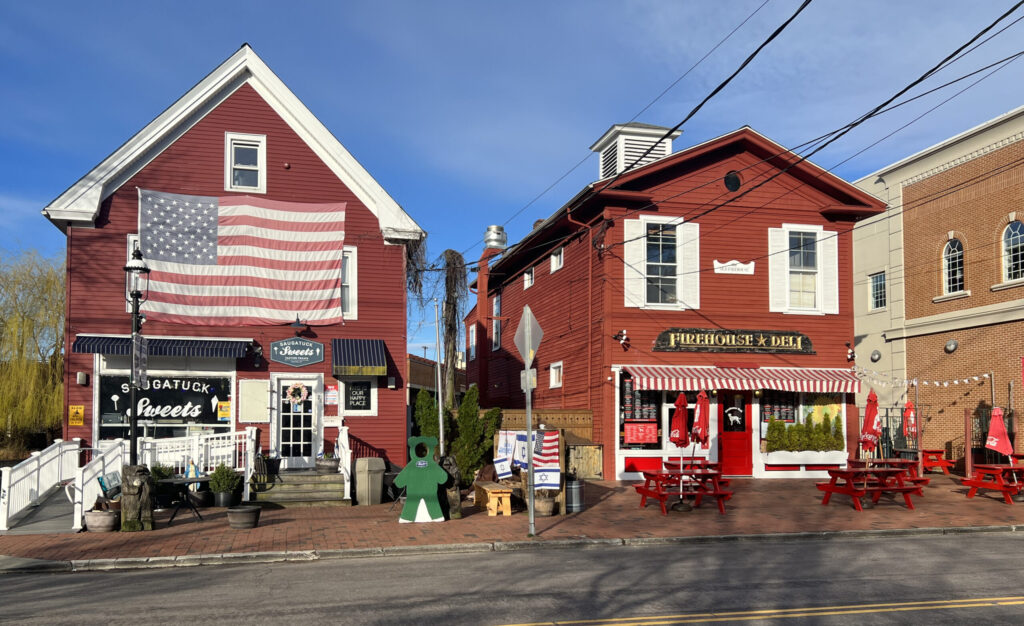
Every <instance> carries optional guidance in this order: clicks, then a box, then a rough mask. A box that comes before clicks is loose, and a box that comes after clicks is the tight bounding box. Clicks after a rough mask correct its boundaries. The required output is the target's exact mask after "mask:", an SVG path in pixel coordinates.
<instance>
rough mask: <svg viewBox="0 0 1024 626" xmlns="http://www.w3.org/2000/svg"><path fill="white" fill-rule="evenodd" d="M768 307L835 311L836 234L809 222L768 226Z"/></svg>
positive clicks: (782, 310)
mask: <svg viewBox="0 0 1024 626" xmlns="http://www.w3.org/2000/svg"><path fill="white" fill-rule="evenodd" d="M768 298H769V301H768V310H769V311H773V312H778V313H791V314H797V315H822V314H835V313H839V242H838V233H835V232H831V231H826V230H824V229H823V228H822V227H821V226H816V225H812V224H783V225H782V228H769V229H768Z"/></svg>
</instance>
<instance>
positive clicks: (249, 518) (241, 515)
mask: <svg viewBox="0 0 1024 626" xmlns="http://www.w3.org/2000/svg"><path fill="white" fill-rule="evenodd" d="M261 510H262V509H260V507H258V506H256V505H253V504H243V505H241V506H233V507H229V508H228V525H230V526H231V528H235V529H238V530H243V529H246V528H256V525H257V524H259V522H260V511H261Z"/></svg>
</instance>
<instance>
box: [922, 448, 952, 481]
mask: <svg viewBox="0 0 1024 626" xmlns="http://www.w3.org/2000/svg"><path fill="white" fill-rule="evenodd" d="M945 455H946V451H945V450H942V449H934V450H921V465H922V466H923V467H924V471H926V472H927V471H929V470H931V469H934V468H936V467H937V468H939V469H941V470H942V473H943V474H945V475H946V476H949V470H950V468H951V467H953V461H950V460H949V459H947V458H945Z"/></svg>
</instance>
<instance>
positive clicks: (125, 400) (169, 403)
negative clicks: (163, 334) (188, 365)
mask: <svg viewBox="0 0 1024 626" xmlns="http://www.w3.org/2000/svg"><path fill="white" fill-rule="evenodd" d="M130 397H131V387H130V386H129V379H128V377H127V376H103V377H102V378H101V379H100V415H101V416H102V419H103V423H119V422H122V421H123V420H124V416H125V415H126V414H127V410H128V408H129V398H130ZM137 402H138V409H139V419H143V420H155V421H157V422H173V423H185V422H195V423H198V424H216V423H218V422H223V421H227V419H228V417H221V415H222V413H221V411H222V409H223V406H224V405H227V406H228V408H229V411H230V402H231V380H230V379H229V378H207V377H192V376H188V377H186V376H152V375H151V376H150V377H149V382H148V384H147V385H146V386H145V387H144V388H142V389H140V390H139V392H138V397H137ZM229 416H230V413H229Z"/></svg>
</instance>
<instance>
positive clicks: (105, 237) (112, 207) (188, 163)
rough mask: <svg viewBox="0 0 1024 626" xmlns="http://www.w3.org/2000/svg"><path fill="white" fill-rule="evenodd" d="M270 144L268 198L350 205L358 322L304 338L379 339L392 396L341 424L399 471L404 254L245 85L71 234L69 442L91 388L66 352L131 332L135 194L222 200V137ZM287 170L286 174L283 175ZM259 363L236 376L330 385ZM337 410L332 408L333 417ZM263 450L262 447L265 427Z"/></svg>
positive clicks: (283, 334) (271, 337) (175, 330)
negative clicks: (78, 341)
mask: <svg viewBox="0 0 1024 626" xmlns="http://www.w3.org/2000/svg"><path fill="white" fill-rule="evenodd" d="M226 132H237V133H253V134H264V135H266V136H267V143H266V145H267V169H268V173H267V193H266V194H265V196H266V197H267V198H270V199H275V200H287V201H291V202H337V201H345V202H347V203H348V206H347V210H346V227H345V231H346V233H345V234H346V241H345V243H346V245H354V246H357V247H358V281H359V282H358V290H359V292H358V306H359V309H358V320H350V321H346V323H345V324H339V325H334V326H327V327H314V329H313V332H312V333H307V334H306V335H305V336H306V337H308V338H310V339H313V340H315V341H320V342H324V343H325V344H328V345H329V344H330V341H331V339H333V338H341V337H353V338H355V337H358V338H378V339H383V340H384V341H385V343H386V345H387V349H388V353H389V357H390V359H389V363H388V376H393V377H395V378H396V381H397V388H396V389H394V390H389V389H387V388H386V385H385V384H381V385H380V386H379V388H378V395H377V398H378V401H379V405H378V416H377V417H348V418H346V420H345V423H346V424H347V425H348V426H350V427H351V428H350V432H351V434H352V436H353V437H356V438H359V439H362V440H364V441H366V442H367V443H369V444H371V445H372V446H374V447H377V448H382V449H383V450H384V451H385V452H386V454H387V456H388V457H389V458H390V459H391V460H393V461H395V462H397V463H402V464H404V463H405V462H406V460H407V459H406V454H407V445H406V412H405V404H406V403H405V391H404V386H405V380H404V379H405V366H404V359H403V355H404V354H405V353H406V314H405V311H406V309H405V255H404V251H403V248H402V246H395V245H386V244H385V243H384V241H383V239H382V237H381V234H380V225H379V224H378V221H377V218H376V217H375V216H374V215H373V213H371V212H370V210H369V209H367V208H366V206H365V205H363V204H362V202H360V201H359V199H358V198H356V196H355V195H354V194H353V193H352V192H351V190H349V189H348V188H347V187H346V186H345V185H344V184H343V183H342V182H341V181H340V180H339V179H338V178H337V176H335V175H334V173H333V172H331V171H330V169H328V167H327V166H326V165H325V164H324V163H323V162H322V161H321V160H320V159H319V157H317V156H316V154H314V153H313V151H312V150H311V149H310V148H309V146H307V145H306V144H305V142H303V141H302V139H300V138H299V136H298V135H296V134H295V133H294V132H293V131H292V130H291V128H289V127H288V125H287V124H286V123H285V121H284V120H283V119H281V117H280V116H279V115H277V113H276V112H274V111H273V109H271V108H270V106H269V105H268V104H267V103H266V102H265V101H264V100H263V99H262V98H261V97H260V96H259V95H258V94H257V93H256V91H255V90H254V89H252V88H251V87H249V86H248V85H243V86H242V87H241V88H239V89H238V90H237V91H236V92H235V93H234V94H232V95H231V96H230V97H228V98H227V99H226V100H225V101H224V102H222V103H221V104H220V105H219V106H217V107H216V108H215V109H214V110H213V111H211V112H210V113H209V114H208V115H207V116H206V117H204V118H203V119H202V120H200V121H199V122H198V123H197V124H196V125H195V126H194V127H192V128H191V129H189V130H188V131H187V132H186V133H185V134H184V135H182V136H181V137H180V138H179V139H178V140H177V141H175V142H174V143H173V144H172V145H170V146H169V147H167V149H165V150H164V151H163V152H161V153H160V154H159V155H157V156H156V157H155V158H154V159H153V160H152V161H151V162H150V163H148V164H147V165H146V166H145V167H144V168H143V169H142V170H141V171H139V172H138V173H137V174H136V175H135V176H133V177H132V178H131V179H130V180H128V181H126V182H125V183H124V184H123V185H121V186H120V187H119V188H118V189H117V190H116V191H115V192H114V193H113V194H112V195H111V196H110V197H109V198H107V199H106V200H105V201H104V202H103V205H102V209H101V212H100V215H99V217H98V219H97V221H96V228H95V229H89V228H74V229H71V231H70V232H69V234H68V265H67V266H68V270H67V271H68V276H67V278H68V280H67V297H68V302H69V313H68V317H67V333H66V334H67V344H66V354H67V374H66V378H65V384H66V385H67V388H68V389H69V393H68V399H67V402H68V403H69V404H84V405H85V406H86V411H87V414H86V426H84V427H74V428H71V427H68V428H67V432H66V433H65V435H66V436H68V437H82V438H84V439H87V440H89V439H91V408H92V389H91V387H80V386H77V385H74V384H73V378H74V373H75V372H76V371H92V359H93V357H92V355H91V354H74V353H72V352H71V349H70V348H71V343H72V342H73V341H74V338H75V336H76V335H77V334H79V333H120V334H127V333H130V332H131V319H130V315H128V314H127V313H125V305H124V295H123V294H124V271H123V269H122V268H123V267H124V264H125V261H126V250H127V235H128V234H134V233H137V232H138V227H137V219H138V192H137V188H142V189H153V190H159V191H167V192H172V193H185V194H197V195H210V196H223V195H226V192H225V191H224V133H226ZM285 164H288V165H287V168H286V166H285ZM143 333H144V334H147V335H179V336H195V337H201V336H218V337H247V338H249V337H251V338H253V339H255V340H256V341H258V342H259V343H260V344H261V345H262V346H263V347H264V351H265V354H266V355H267V356H269V344H270V342H272V341H276V340H278V339H284V338H287V337H291V336H293V335H294V333H293V331H292V329H291V328H289V327H288V326H287V325H283V326H280V327H278V326H236V327H217V326H181V325H176V324H169V323H159V322H149V323H147V324H146V325H145V327H144V328H143ZM269 366H270V369H269V370H268V363H267V361H264V362H263V364H262V366H261V367H260V368H259V369H252V366H251V362H250V360H249V359H240V360H239V361H238V377H239V379H241V378H267V377H268V376H269V371H274V372H288V373H301V372H322V373H323V374H324V377H325V380H326V381H327V382H330V380H331V378H332V376H331V363H330V359H329V358H328V359H325V361H324V363H322V364H318V365H316V366H309V367H306V368H291V367H288V366H285V365H281V364H279V363H272V364H269ZM333 408H335V407H329V408H328V410H331V409H333ZM261 430H262V431H263V432H261V437H262V438H263V445H264V448H265V449H266V448H267V447H268V444H269V439H268V433H267V432H266V428H265V427H264V428H262V429H261Z"/></svg>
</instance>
